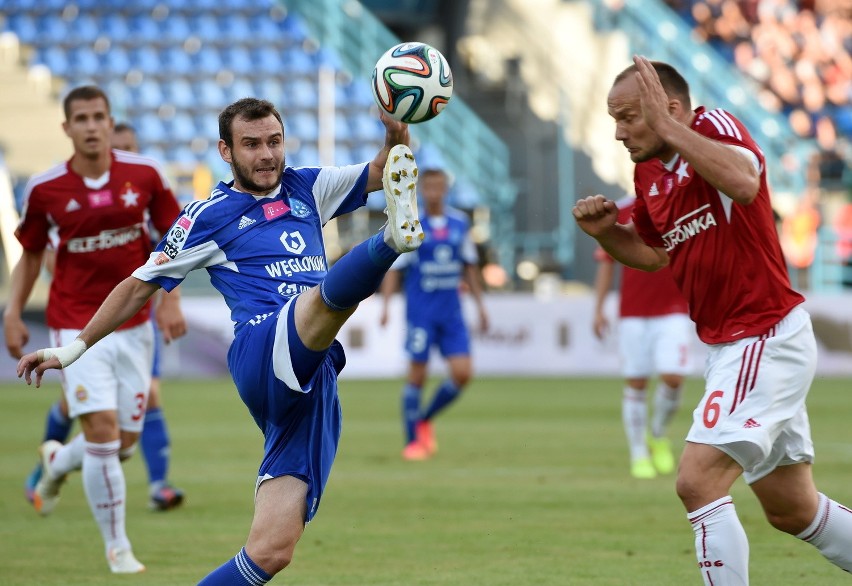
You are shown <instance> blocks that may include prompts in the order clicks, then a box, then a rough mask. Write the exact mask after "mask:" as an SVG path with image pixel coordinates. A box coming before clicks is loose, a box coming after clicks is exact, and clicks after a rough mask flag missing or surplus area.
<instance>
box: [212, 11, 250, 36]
mask: <svg viewBox="0 0 852 586" xmlns="http://www.w3.org/2000/svg"><path fill="white" fill-rule="evenodd" d="M219 35H220V37H221V39H222V40H223V41H225V42H227V43H251V42H253V39H254V31H253V30H251V27H249V22H248V19H247V18H246V17H245V16H243V15H242V14H239V13H234V12H226V14H225V15H224V16H221V17H219Z"/></svg>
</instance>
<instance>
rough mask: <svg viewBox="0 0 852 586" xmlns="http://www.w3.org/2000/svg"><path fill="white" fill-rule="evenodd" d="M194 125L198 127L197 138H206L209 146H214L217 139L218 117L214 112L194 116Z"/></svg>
mask: <svg viewBox="0 0 852 586" xmlns="http://www.w3.org/2000/svg"><path fill="white" fill-rule="evenodd" d="M195 127H196V128H198V136H199V138H206V139H207V140H208V141H209V142H210V145H211V147H213V148H215V145H216V143H217V142H218V141H219V117H218V115H216V114H213V113H212V112H210V113H205V114H199V115H198V116H196V117H195Z"/></svg>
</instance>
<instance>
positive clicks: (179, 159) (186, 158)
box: [166, 146, 198, 165]
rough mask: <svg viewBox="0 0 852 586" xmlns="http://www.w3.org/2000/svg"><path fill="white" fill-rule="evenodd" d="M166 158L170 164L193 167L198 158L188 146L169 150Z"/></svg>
mask: <svg viewBox="0 0 852 586" xmlns="http://www.w3.org/2000/svg"><path fill="white" fill-rule="evenodd" d="M166 158H167V159H168V160H169V161H170V162H172V163H178V164H183V165H193V164H195V163H198V156H196V154H195V153H193V152H192V149H190V148H189V147H188V146H179V147H175V148H172V149H169V150H168V151H167V154H166Z"/></svg>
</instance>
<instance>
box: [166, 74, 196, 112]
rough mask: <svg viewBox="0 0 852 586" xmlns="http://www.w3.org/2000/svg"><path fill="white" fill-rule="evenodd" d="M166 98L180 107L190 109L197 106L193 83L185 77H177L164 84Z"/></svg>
mask: <svg viewBox="0 0 852 586" xmlns="http://www.w3.org/2000/svg"><path fill="white" fill-rule="evenodd" d="M162 88H163V91H164V93H165V95H166V100H167V101H168V102H169V103H171V104H172V105H173V106H175V107H176V108H178V109H189V108H192V107H194V106H195V104H196V99H195V94H194V93H193V91H192V85H190V83H189V82H188V81H187V80H186V78H183V77H176V78H174V79H172V80H171V81H169V82H166V83H164V84H162Z"/></svg>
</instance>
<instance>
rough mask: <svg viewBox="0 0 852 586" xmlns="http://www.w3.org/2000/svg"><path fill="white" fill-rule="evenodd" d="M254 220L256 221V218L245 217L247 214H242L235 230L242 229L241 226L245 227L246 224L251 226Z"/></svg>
mask: <svg viewBox="0 0 852 586" xmlns="http://www.w3.org/2000/svg"><path fill="white" fill-rule="evenodd" d="M256 221H257V220H252V219H251V218H249V217H247V216H243V217H242V218H240V223H239V224H237V230H242V229H243V228H245V227H246V226H251V225H252V224H254V223H255V222H256Z"/></svg>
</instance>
